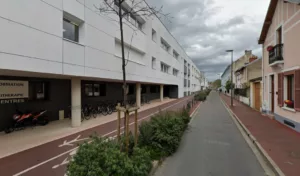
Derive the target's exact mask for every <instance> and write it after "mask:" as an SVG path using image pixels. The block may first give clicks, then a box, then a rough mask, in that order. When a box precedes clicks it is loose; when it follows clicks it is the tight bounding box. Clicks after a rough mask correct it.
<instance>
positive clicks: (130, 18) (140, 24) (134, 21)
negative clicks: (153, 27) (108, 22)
mask: <svg viewBox="0 0 300 176" xmlns="http://www.w3.org/2000/svg"><path fill="white" fill-rule="evenodd" d="M114 3H115V6H114V8H115V10H117V11H119V2H118V1H116V0H115V1H114ZM121 8H122V14H124V13H127V14H128V15H126V16H125V17H124V18H125V19H126V20H127V21H129V22H130V23H131V24H132V25H133V26H135V27H136V28H138V29H139V30H143V25H144V22H142V21H140V20H138V17H139V16H138V15H137V14H132V13H130V12H129V11H128V9H127V8H126V7H124V6H123V5H122V7H121Z"/></svg>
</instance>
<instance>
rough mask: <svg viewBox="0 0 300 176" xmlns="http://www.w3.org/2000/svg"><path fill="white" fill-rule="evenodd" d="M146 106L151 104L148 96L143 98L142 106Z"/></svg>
mask: <svg viewBox="0 0 300 176" xmlns="http://www.w3.org/2000/svg"><path fill="white" fill-rule="evenodd" d="M144 104H150V100H149V99H148V98H147V96H146V95H142V97H141V106H143V105H144Z"/></svg>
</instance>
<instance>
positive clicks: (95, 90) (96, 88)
mask: <svg viewBox="0 0 300 176" xmlns="http://www.w3.org/2000/svg"><path fill="white" fill-rule="evenodd" d="M94 96H96V97H98V96H100V85H99V84H94Z"/></svg>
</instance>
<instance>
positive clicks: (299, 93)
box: [294, 69, 300, 111]
mask: <svg viewBox="0 0 300 176" xmlns="http://www.w3.org/2000/svg"><path fill="white" fill-rule="evenodd" d="M294 107H295V110H297V111H300V69H299V70H296V71H295V104H294Z"/></svg>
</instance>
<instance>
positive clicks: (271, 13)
mask: <svg viewBox="0 0 300 176" xmlns="http://www.w3.org/2000/svg"><path fill="white" fill-rule="evenodd" d="M277 3H278V0H271V2H270V5H269V8H268V12H267V15H266V18H265V21H264V24H263V27H262V30H261V33H260V37H259V39H258V44H263V43H264V42H265V40H266V37H267V34H268V31H269V28H270V26H271V24H272V19H273V16H274V13H275V10H276V6H277Z"/></svg>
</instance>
